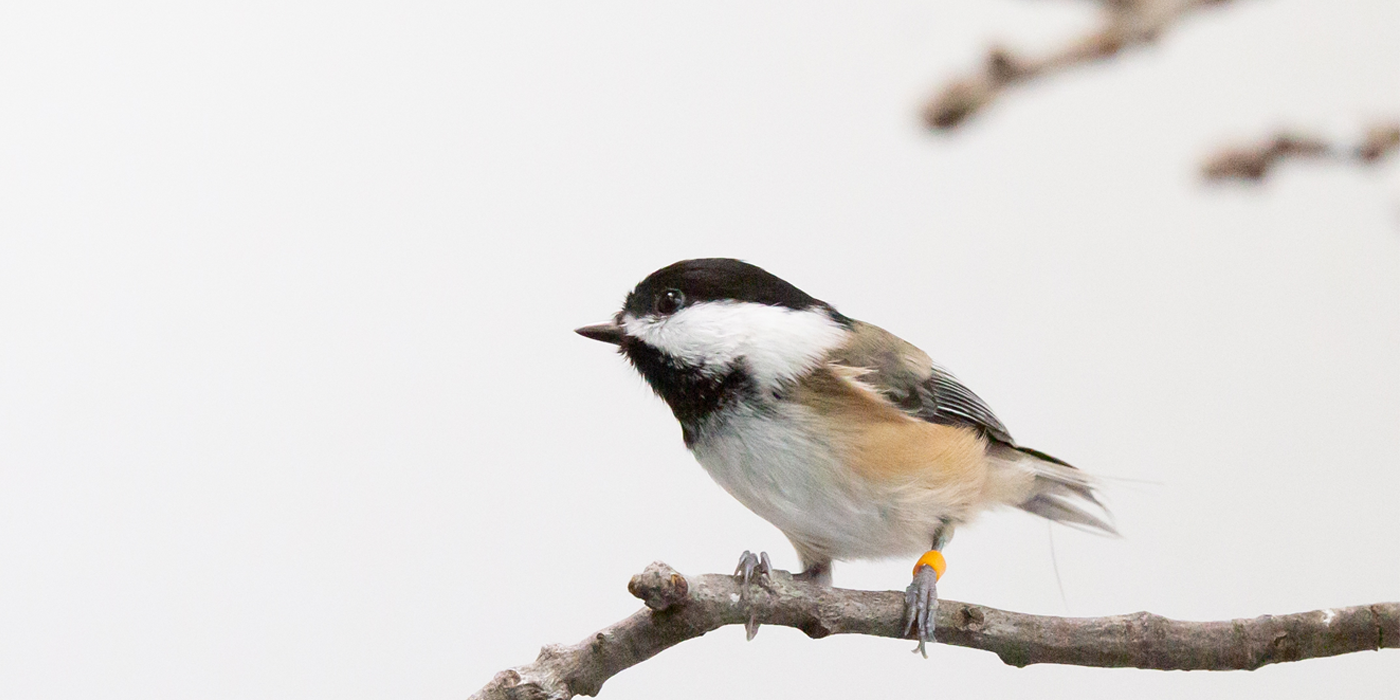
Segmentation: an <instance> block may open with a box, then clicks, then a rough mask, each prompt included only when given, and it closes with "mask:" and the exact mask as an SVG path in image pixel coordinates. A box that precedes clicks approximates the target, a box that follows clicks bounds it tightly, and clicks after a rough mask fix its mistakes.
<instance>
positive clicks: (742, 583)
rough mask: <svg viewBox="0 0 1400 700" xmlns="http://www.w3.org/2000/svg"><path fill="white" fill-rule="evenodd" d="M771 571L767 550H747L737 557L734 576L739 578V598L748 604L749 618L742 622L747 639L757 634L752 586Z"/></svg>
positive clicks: (771, 564) (756, 617) (756, 618)
mask: <svg viewBox="0 0 1400 700" xmlns="http://www.w3.org/2000/svg"><path fill="white" fill-rule="evenodd" d="M772 572H773V563H772V562H771V561H769V560H768V552H759V553H758V554H754V553H753V552H750V551H748V550H744V553H743V554H742V555H741V556H740V557H739V565H738V566H736V567H734V576H735V577H736V578H738V579H739V600H740V601H742V602H744V603H745V604H747V605H749V620H748V622H745V623H744V633H745V634H746V635H747V636H748V639H749V641H753V638H754V636H755V635H757V634H758V616H757V615H758V613H757V611H755V610H754V609H753V604H752V600H753V595H752V590H751V589H752V586H753V583H754V582H755V579H759V580H762V579H763V578H764V577H766V576H768V575H769V574H770V573H772Z"/></svg>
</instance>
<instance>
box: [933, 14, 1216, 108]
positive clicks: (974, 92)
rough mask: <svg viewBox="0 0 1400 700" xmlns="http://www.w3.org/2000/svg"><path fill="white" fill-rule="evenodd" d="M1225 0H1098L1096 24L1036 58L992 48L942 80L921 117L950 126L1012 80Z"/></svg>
mask: <svg viewBox="0 0 1400 700" xmlns="http://www.w3.org/2000/svg"><path fill="white" fill-rule="evenodd" d="M1227 2H1230V0H1100V4H1102V5H1103V21H1102V23H1101V24H1100V25H1099V27H1098V28H1097V29H1095V30H1094V31H1092V32H1090V33H1089V34H1086V35H1085V36H1082V37H1080V38H1078V39H1076V40H1074V41H1072V42H1070V43H1069V44H1068V45H1066V46H1065V47H1063V48H1061V49H1060V50H1059V51H1056V52H1054V53H1051V54H1050V55H1048V56H1044V57H1041V58H1021V57H1018V56H1014V55H1012V53H1011V52H1010V51H1008V50H1006V49H1003V48H993V49H992V50H991V51H989V52H988V53H987V59H986V61H985V62H984V63H983V66H982V69H981V70H980V71H979V72H977V73H975V74H973V75H970V76H967V77H964V78H961V79H958V80H954V81H952V82H950V83H948V84H947V85H946V86H945V87H944V88H943V90H942V91H941V92H939V94H938V95H937V96H936V97H934V98H933V99H932V100H929V102H928V104H927V105H926V106H925V107H924V122H925V123H926V124H928V125H929V127H931V128H934V129H951V128H953V127H956V126H958V125H959V124H962V123H963V122H964V121H965V120H966V119H967V118H968V117H970V116H972V115H973V114H975V113H976V112H977V111H978V110H980V109H982V108H983V107H986V106H987V105H988V104H990V103H991V101H992V100H993V99H994V98H996V97H997V95H999V94H1001V92H1002V91H1003V90H1005V89H1006V88H1008V87H1010V86H1011V85H1013V84H1015V83H1020V82H1025V81H1027V80H1030V79H1032V78H1038V77H1043V76H1046V75H1050V74H1053V73H1056V72H1059V71H1062V70H1065V69H1068V68H1071V67H1074V66H1077V65H1081V64H1086V63H1092V62H1095V61H1100V60H1103V59H1106V58H1110V57H1112V56H1116V55H1117V54H1118V53H1119V52H1121V51H1122V50H1123V49H1125V48H1127V47H1130V46H1136V45H1139V44H1148V43H1151V42H1153V41H1154V40H1156V39H1157V37H1158V36H1160V35H1161V34H1162V32H1164V31H1166V30H1167V29H1168V28H1169V27H1171V25H1172V24H1174V23H1176V22H1177V21H1178V20H1180V19H1181V17H1182V16H1184V15H1186V14H1187V13H1188V12H1190V11H1192V10H1195V9H1197V8H1200V7H1205V6H1208V5H1223V4H1225V3H1227Z"/></svg>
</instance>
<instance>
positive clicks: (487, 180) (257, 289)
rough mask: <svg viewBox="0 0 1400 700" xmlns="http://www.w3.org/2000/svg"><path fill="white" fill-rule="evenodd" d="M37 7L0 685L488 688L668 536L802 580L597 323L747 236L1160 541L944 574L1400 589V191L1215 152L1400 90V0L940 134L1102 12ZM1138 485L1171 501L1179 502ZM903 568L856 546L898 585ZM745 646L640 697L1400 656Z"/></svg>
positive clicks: (1314, 10) (9, 139) (1082, 601)
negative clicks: (1207, 182)
mask: <svg viewBox="0 0 1400 700" xmlns="http://www.w3.org/2000/svg"><path fill="white" fill-rule="evenodd" d="M124 5H125V7H123V8H122V9H119V10H117V9H113V8H112V7H111V6H109V5H105V4H97V3H93V4H91V5H80V4H71V3H56V2H50V3H7V4H5V5H4V6H3V7H0V696H3V697H6V698H92V697H101V698H114V699H117V698H152V697H161V698H186V697H198V698H330V697H335V698H389V697H394V698H400V697H406V698H462V697H465V696H466V695H468V694H470V693H471V692H474V691H475V690H476V689H477V688H479V687H480V686H481V685H482V684H484V683H485V682H486V681H487V680H488V679H489V678H490V676H491V675H492V674H493V673H494V672H496V671H498V670H500V669H503V668H505V667H507V666H512V665H516V664H520V663H525V662H527V661H530V660H532V659H533V658H534V656H535V654H536V653H537V651H538V648H539V646H540V645H541V644H544V643H553V642H569V643H572V642H574V641H577V640H579V639H581V638H583V637H584V636H585V635H587V634H589V633H591V632H592V631H594V630H596V629H598V628H599V627H602V626H604V625H606V624H610V623H612V622H614V621H616V620H618V619H620V618H622V617H623V616H625V615H627V614H629V613H631V612H632V611H633V610H635V609H636V608H637V607H638V606H639V603H638V602H637V601H636V600H635V599H633V598H632V597H631V596H629V595H628V594H627V592H626V590H625V585H626V582H627V580H628V578H629V577H630V576H631V575H632V574H633V573H636V572H637V571H639V570H641V568H642V567H643V566H644V565H645V564H646V563H647V562H650V561H652V560H654V559H662V560H664V561H667V562H668V563H670V564H671V565H673V566H675V567H676V568H678V569H680V570H681V571H684V572H690V573H701V572H708V571H724V570H728V569H730V568H732V566H733V564H734V562H735V560H736V559H737V557H738V555H739V553H740V552H741V551H742V550H744V549H755V550H757V549H766V550H768V551H769V552H771V553H772V554H773V555H774V559H775V563H776V564H777V565H779V566H781V567H783V568H791V567H794V566H796V559H795V556H794V555H793V553H792V551H791V549H790V547H789V546H788V544H787V542H786V541H785V540H784V539H783V537H782V536H781V535H780V534H779V533H778V532H777V530H775V529H774V528H772V527H771V526H769V525H768V524H766V523H765V522H763V521H761V520H760V519H758V518H757V517H756V516H753V515H751V514H750V513H748V512H747V511H745V510H744V509H743V508H742V507H741V506H739V505H738V504H737V503H736V502H734V501H733V500H732V499H730V498H729V497H728V496H727V495H726V494H724V493H723V492H722V491H721V490H720V489H719V488H718V487H717V486H715V485H714V484H713V483H712V482H711V481H710V480H709V478H708V477H707V476H706V475H705V473H704V472H703V471H702V470H701V469H700V468H699V467H698V466H697V465H696V464H695V463H694V462H693V460H692V459H691V458H690V456H689V455H688V454H687V453H686V451H685V450H684V448H683V446H682V444H681V440H680V430H679V428H678V427H677V426H676V424H675V422H674V420H673V419H672V418H671V416H670V414H669V411H668V410H667V409H666V408H665V406H664V405H663V404H662V403H661V402H660V401H659V400H657V399H655V398H654V397H652V396H650V395H649V393H648V391H647V390H646V389H645V387H644V386H643V385H642V383H641V381H640V380H639V379H637V378H635V377H634V376H633V375H632V373H631V370H630V369H628V368H627V367H626V366H625V364H624V362H623V361H622V360H621V359H620V358H618V357H616V356H615V355H613V354H612V353H610V352H609V349H608V348H606V347H603V346H601V345H599V344H597V343H593V342H591V341H588V340H585V339H582V338H579V337H578V336H575V335H574V334H573V333H572V332H571V329H572V328H574V327H576V326H578V325H582V324H584V323H588V322H593V321H597V320H601V319H603V318H605V317H606V316H608V315H609V314H610V313H612V312H613V311H614V310H615V309H616V308H617V306H618V305H619V304H620V302H621V299H622V296H623V295H624V294H625V293H626V291H627V290H628V289H629V288H630V287H631V286H632V285H633V284H635V283H636V282H637V281H638V280H639V279H640V278H641V277H643V276H644V275H646V274H647V273H648V272H650V271H652V270H653V269H656V268H658V267H661V266H663V265H666V264H669V263H671V262H673V261H675V260H677V259H681V258H687V257H697V256H712V255H724V256H735V257H741V258H745V259H747V260H750V261H752V262H755V263H758V264H760V265H763V266H765V267H767V268H769V269H770V270H772V271H773V272H775V273H777V274H778V275H780V276H782V277H784V278H786V279H788V280H790V281H792V282H794V283H796V284H797V285H799V286H801V287H802V288H803V289H805V290H807V291H808V292H810V293H812V294H814V295H816V296H818V297H820V298H823V299H825V300H827V301H830V302H832V303H833V304H835V305H836V306H837V307H838V308H840V309H841V310H842V311H843V312H845V313H847V314H850V315H852V316H855V317H857V318H861V319H865V320H869V321H872V322H875V323H878V324H880V325H883V326H885V327H887V328H889V329H890V330H892V331H894V332H896V333H898V334H899V335H901V336H903V337H904V338H906V339H908V340H910V341H912V342H914V343H916V344H918V345H920V346H922V347H923V348H924V349H926V350H927V351H929V352H930V354H932V355H933V356H934V357H935V358H937V359H938V360H939V361H940V362H941V363H943V364H944V365H946V366H948V367H949V368H951V369H952V370H953V371H954V372H956V373H957V374H958V375H959V376H960V377H961V378H962V379H963V380H965V381H966V382H967V383H968V384H969V385H970V386H971V387H973V388H974V389H975V390H976V391H977V392H978V393H980V394H981V395H982V396H983V397H984V398H985V399H986V400H987V401H988V402H989V403H990V404H991V405H992V406H993V407H994V408H995V409H996V410H997V411H998V413H999V414H1000V416H1001V417H1002V419H1003V420H1004V421H1005V422H1006V423H1007V424H1008V425H1009V426H1010V427H1011V430H1012V432H1013V433H1014V434H1015V435H1016V436H1017V437H1018V438H1019V439H1020V440H1021V441H1022V442H1023V443H1025V444H1028V445H1031V446H1034V447H1038V448H1040V449H1043V450H1046V451H1048V452H1051V453H1052V454H1055V455H1058V456H1061V457H1063V458H1065V459H1068V460H1070V461H1072V462H1073V463H1075V464H1077V465H1080V466H1081V467H1083V468H1085V469H1087V470H1090V471H1092V472H1095V473H1099V474H1103V475H1106V476H1108V477H1112V478H1115V479H1121V481H1114V482H1111V483H1110V486H1109V487H1108V489H1107V491H1108V497H1109V499H1110V502H1111V505H1112V506H1113V508H1114V510H1115V512H1116V514H1117V517H1118V523H1119V526H1120V528H1121V529H1122V531H1123V532H1124V535H1125V537H1124V538H1123V539H1122V540H1109V539H1103V538H1096V537H1093V536H1088V535H1082V534H1079V533H1075V532H1072V531H1068V530H1064V529H1057V531H1056V533H1055V536H1054V541H1055V547H1056V552H1057V554H1058V562H1059V569H1060V573H1061V577H1062V579H1063V583H1064V597H1065V600H1066V601H1067V603H1068V608H1066V604H1065V602H1062V600H1061V595H1060V592H1059V589H1058V588H1057V586H1056V582H1055V575H1054V573H1053V570H1052V567H1051V556H1050V548H1049V544H1048V539H1047V534H1046V531H1047V528H1046V526H1045V525H1044V524H1043V523H1042V522H1040V521H1037V520H1035V519H1033V518H1031V517H1029V516H1026V515H1023V514H1020V513H1016V512H1006V513H997V514H993V515H989V516H987V517H985V518H984V519H983V520H981V521H979V522H977V523H976V524H974V525H973V526H970V527H966V528H964V529H962V530H961V531H960V532H959V533H958V536H957V538H956V540H955V541H954V542H953V544H952V546H951V547H950V548H949V550H948V556H949V561H950V572H949V574H948V576H947V577H946V578H945V579H944V582H943V584H942V585H940V592H941V593H942V594H943V595H944V596H945V597H949V598H955V599H960V600H967V601H973V602H978V603H984V604H988V605H994V606H999V607H1004V608H1009V609H1013V610H1020V611H1027V612H1037V613H1047V614H1065V613H1067V612H1068V613H1070V614H1076V615H1098V614H1110V613H1123V612H1133V611H1137V610H1151V611H1153V612H1157V613H1161V614H1165V615H1168V616H1172V617H1178V618H1190V619H1220V618H1229V617H1242V616H1254V615H1259V614H1264V613H1283V612H1294V611H1300V610H1310V609H1315V608H1321V607H1328V606H1341V605H1352V604H1361V603H1372V602H1378V601H1384V600H1396V599H1398V598H1400V557H1397V556H1396V552H1397V549H1396V542H1397V538H1400V515H1397V512H1396V499H1397V495H1400V468H1397V462H1400V456H1397V454H1396V445H1397V442H1400V361H1397V357H1400V181H1397V177H1396V175H1397V172H1400V171H1397V166H1396V164H1395V162H1394V161H1392V162H1391V163H1389V164H1388V165H1386V166H1385V167H1383V168H1379V169H1374V170H1369V171H1363V170H1360V169H1357V168H1351V167H1345V166H1332V165H1321V164H1318V165H1312V164H1298V165H1290V166H1286V167H1284V168H1283V169H1282V170H1281V171H1279V172H1278V173H1277V176H1276V177H1274V178H1272V179H1271V180H1270V182H1268V183H1267V185H1266V186H1264V187H1263V188H1258V189H1254V188H1247V187H1225V188H1218V189H1213V188H1206V187H1203V186H1201V185H1200V184H1199V183H1198V182H1197V179H1196V174H1197V168H1198V165H1199V163H1200V162H1201V160H1202V158H1203V157H1204V156H1205V155H1206V154H1207V153H1208V152H1210V151H1212V150H1213V149H1214V148H1215V147H1217V146H1219V145H1222V144H1224V143H1227V142H1231V141H1234V140H1238V139H1248V138H1251V137H1255V136H1260V135H1263V134H1265V133H1267V132H1270V131H1271V130H1272V129H1274V128H1275V127H1277V126H1280V125H1296V126H1299V127H1306V128H1311V129H1315V130H1317V131H1320V132H1322V133H1325V134H1330V135H1335V136H1337V137H1353V136H1355V135H1356V134H1357V133H1359V131H1360V128H1361V126H1362V124H1363V123H1365V122H1368V121H1370V120H1371V119H1372V118H1374V117H1377V116H1386V115H1389V116H1394V115H1396V114H1400V4H1397V3H1395V2H1393V1H1392V0H1370V1H1362V0H1356V1H1352V2H1326V3H1322V2H1305V1H1303V0H1269V1H1266V0H1242V1H1241V2H1238V3H1234V4H1232V5H1231V6H1230V7H1228V8H1225V9H1223V10H1219V11H1212V12H1203V13H1200V14H1198V15H1196V16H1194V17H1192V18H1191V19H1190V20H1189V21H1188V22H1186V23H1185V24H1184V25H1182V26H1180V27H1178V28H1177V29H1176V30H1175V31H1173V32H1172V33H1170V34H1169V35H1168V36H1167V37H1165V39H1164V40H1163V41H1162V42H1161V44H1160V46H1158V47H1156V48H1153V49H1150V50H1138V51H1133V52H1131V53H1130V54H1128V55H1127V56H1125V57H1123V58H1122V59H1121V60H1118V61H1115V62H1114V63H1112V64H1110V65H1106V66H1098V67H1093V68H1089V69H1084V70H1077V71H1075V72H1073V73H1071V74H1066V75H1063V76H1061V77H1056V78H1054V79H1051V80H1048V81H1044V82H1041V83H1037V84H1035V85H1032V86H1029V87H1026V88H1024V89H1019V90H1016V91H1014V92H1012V93H1011V94H1009V95H1007V97H1006V99H1005V100H1003V101H1001V102H999V103H998V104H997V105H996V106H995V107H993V108H992V109H991V110H990V111H989V112H987V113H985V114H983V115H980V117H979V118H977V119H976V120H975V122H974V123H972V124H971V125H970V126H969V127H968V128H967V129H965V130H963V131H960V132H957V133H955V134H953V135H951V136H939V135H931V134H929V133H926V132H924V131H923V130H922V129H921V128H920V126H919V123H918V121H917V112H918V108H919V106H920V103H921V101H922V100H923V99H924V98H925V97H926V96H927V95H928V94H929V93H930V92H931V91H932V90H933V89H934V88H935V87H936V86H937V85H940V84H941V83H942V81H943V80H945V79H946V78H948V77H950V76H952V75H954V74H960V73H962V72H963V71H965V70H966V69H967V68H968V67H970V66H971V65H973V64H974V62H975V61H977V60H980V57H981V55H982V53H983V50H984V48H985V46H986V45H987V44H988V43H989V42H991V41H993V40H1003V41H1005V42H1007V43H1008V44H1009V45H1011V46H1013V47H1019V48H1036V47H1040V48H1048V47H1050V46H1053V45H1055V44H1057V43H1059V42H1061V41H1063V40H1064V39H1065V38H1067V37H1069V36H1071V35H1073V34H1075V33H1076V32H1078V31H1081V30H1082V29H1084V28H1086V27H1088V26H1089V25H1090V24H1091V22H1092V17H1093V15H1092V12H1091V7H1092V6H1091V4H1090V3H1072V2H1063V3H1052V2H1013V1H1010V0H1005V1H997V2H914V1H912V0H905V1H897V2H879V3H873V2H847V3H818V4H813V3H807V2H786V3H765V4H763V5H762V6H757V4H756V3H750V2H742V3H741V2H713V1H711V2H703V3H691V4H689V5H688V6H687V7H678V6H673V5H668V6H660V5H658V4H656V3H647V2H635V3H619V2H590V3H565V2H555V3H540V2H510V3H505V2H502V3H496V4H494V5H492V6H488V5H484V4H481V3H475V4H473V3H466V4H461V3H457V4H451V5H448V4H424V3H406V2H394V3H388V2H382V3H367V2H359V3H322V4H319V5H313V4H309V3H297V4H289V3H285V2H247V1H243V2H224V3H201V4H198V5H193V6H192V5H189V4H185V3H174V2H170V3H153V2H141V3H125V4H124ZM1141 482H1150V483H1141ZM910 564H911V562H906V561H893V562H884V563H857V564H838V566H837V569H836V581H837V584H838V585H842V586H848V587H861V588H876V589H899V588H902V587H903V586H904V585H906V583H907V582H908V568H909V566H910ZM912 647H913V644H912V643H910V642H903V641H892V640H883V639H874V638H867V637H840V638H829V639H825V640H821V641H810V640H808V639H806V638H805V637H804V636H802V634H801V633H799V632H797V631H795V630H790V629H783V628H775V627H768V628H764V629H762V630H761V632H760V634H759V635H758V638H757V639H756V640H755V641H754V642H753V643H748V644H746V643H744V641H743V632H742V630H740V629H738V628H726V629H723V630H720V631H718V632H715V633H713V634H711V635H708V636H706V637H705V638H703V639H699V640H695V641H691V642H688V643H686V644H683V645H681V646H680V647H677V648H675V649H672V650H669V651H667V652H664V653H663V654H661V655H660V656H659V657H657V658H655V659H653V660H651V661H649V662H647V663H645V664H643V665H641V666H639V667H637V668H634V669H632V670H629V671H626V672H624V673H622V674H621V675H619V676H617V677H616V678H614V679H613V680H611V681H609V682H608V684H607V685H606V686H605V687H604V689H603V692H604V697H606V698H650V697H657V696H658V694H660V695H664V696H666V697H675V698H715V697H785V696H788V695H796V694H800V695H801V696H802V697H812V698H826V697H831V698H837V697H851V696H862V697H935V698H963V697H983V696H986V697H1027V698H1029V697H1034V698H1037V699H1038V700H1039V699H1049V698H1099V697H1102V698H1120V697H1124V696H1125V695H1129V696H1132V697H1136V698H1179V697H1182V696H1185V695H1187V694H1189V697H1193V698H1201V699H1204V698H1227V697H1230V698H1232V697H1240V696H1242V695H1244V696H1251V697H1321V696H1333V697H1347V696H1351V695H1369V696H1372V697H1375V696H1377V691H1378V690H1379V691H1384V690H1385V689H1386V688H1391V689H1392V690H1393V688H1394V687H1395V686H1396V685H1397V684H1400V653H1397V652H1393V651H1391V652H1384V653H1379V654H1375V653H1366V654H1354V655H1349V656H1346V657H1342V658H1336V659H1328V660H1314V661H1306V662H1302V663H1297V664H1284V665H1280V666H1274V667H1269V668H1266V669H1263V670H1261V671H1258V672H1255V673H1242V672H1234V673H1214V674H1207V673H1191V674H1186V673H1160V672H1149V671H1135V670H1102V669H1082V668H1069V667H1050V666H1046V667H1032V668H1028V669H1020V670H1018V669H1015V668H1011V667H1007V666H1004V665H1002V664H1001V662H1000V661H998V660H997V659H996V657H995V656H993V655H991V654H988V653H985V652H979V651H972V650H966V649H960V648H954V647H941V646H940V647H935V648H934V649H933V650H932V652H933V653H932V654H931V658H930V659H929V660H927V661H924V660H922V659H919V658H918V657H917V656H915V655H913V654H911V653H909V650H910V649H911V648H912Z"/></svg>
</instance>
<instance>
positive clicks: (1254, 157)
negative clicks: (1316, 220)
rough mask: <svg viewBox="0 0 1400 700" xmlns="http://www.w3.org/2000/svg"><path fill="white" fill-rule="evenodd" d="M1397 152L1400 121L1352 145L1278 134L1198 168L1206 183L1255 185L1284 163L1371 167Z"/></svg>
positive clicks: (1374, 128)
mask: <svg viewBox="0 0 1400 700" xmlns="http://www.w3.org/2000/svg"><path fill="white" fill-rule="evenodd" d="M1397 150H1400V122H1392V123H1383V124H1376V125H1374V126H1372V127H1371V128H1369V129H1368V130H1367V131H1366V134H1365V136H1364V137H1363V138H1362V139H1361V142H1360V143H1357V144H1354V145H1346V144H1337V143H1330V142H1328V141H1327V140H1326V139H1323V138H1320V137H1316V136H1308V135H1305V134H1300V133H1295V132H1281V133H1279V134H1277V135H1275V136H1273V137H1270V138H1267V139H1264V140H1262V141H1260V142H1258V143H1255V144H1253V145H1249V146H1235V147H1230V148H1225V149H1222V150H1220V151H1219V152H1217V153H1216V154H1215V155H1213V156H1211V157H1210V158H1208V159H1207V160H1206V162H1205V164H1204V165H1202V166H1201V175H1202V176H1203V177H1205V179H1206V180H1210V181H1216V182H1218V181H1222V180H1244V181H1250V182H1258V181H1261V180H1263V179H1264V177H1265V176H1266V175H1268V174H1269V171H1270V170H1272V169H1273V168H1274V166H1276V165H1278V164H1279V163H1280V162H1282V161H1284V160H1290V159H1298V160H1304V159H1311V160H1328V161H1332V162H1343V163H1357V164H1361V165H1370V164H1373V163H1378V162H1380V161H1382V160H1384V159H1386V158H1387V157H1388V156H1390V155H1392V154H1393V153H1395V151H1397Z"/></svg>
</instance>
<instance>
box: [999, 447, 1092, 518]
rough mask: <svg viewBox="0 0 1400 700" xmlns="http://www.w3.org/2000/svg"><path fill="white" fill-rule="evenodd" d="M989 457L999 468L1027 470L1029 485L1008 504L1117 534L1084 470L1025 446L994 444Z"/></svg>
mask: <svg viewBox="0 0 1400 700" xmlns="http://www.w3.org/2000/svg"><path fill="white" fill-rule="evenodd" d="M992 459H993V463H994V464H997V465H998V466H1001V467H1002V468H1008V469H1011V470H1014V471H1015V472H1019V473H1020V474H1022V475H1024V474H1027V473H1029V476H1030V479H1029V488H1028V489H1022V490H1019V493H1017V495H1016V498H1014V499H1013V502H1012V503H1011V505H1014V506H1016V507H1017V508H1020V509H1021V510H1024V511H1026V512H1027V513H1034V514H1035V515H1039V516H1040V517H1042V518H1045V519H1047V520H1051V521H1054V522H1057V523H1062V524H1065V525H1068V526H1070V527H1073V528H1076V529H1080V530H1088V531H1092V532H1099V533H1102V534H1105V535H1117V534H1118V529H1117V528H1115V527H1114V526H1113V516H1112V515H1111V514H1110V513H1109V512H1108V508H1107V507H1105V506H1104V504H1103V503H1102V502H1101V501H1099V498H1098V496H1097V495H1095V493H1094V480H1093V479H1092V478H1091V477H1090V476H1089V475H1087V474H1085V473H1084V472H1082V471H1080V470H1078V469H1076V468H1075V467H1073V466H1072V465H1070V464H1068V463H1066V462H1064V461H1062V460H1059V459H1056V458H1054V457H1051V456H1050V455H1048V454H1045V453H1044V452H1041V451H1039V450H1033V449H1030V448H1028V447H1011V446H1009V445H998V446H997V448H995V451H994V452H993V454H992ZM1024 478H1025V477H1024V476H1022V477H1021V479H1023V480H1024ZM1023 483H1024V481H1023Z"/></svg>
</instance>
